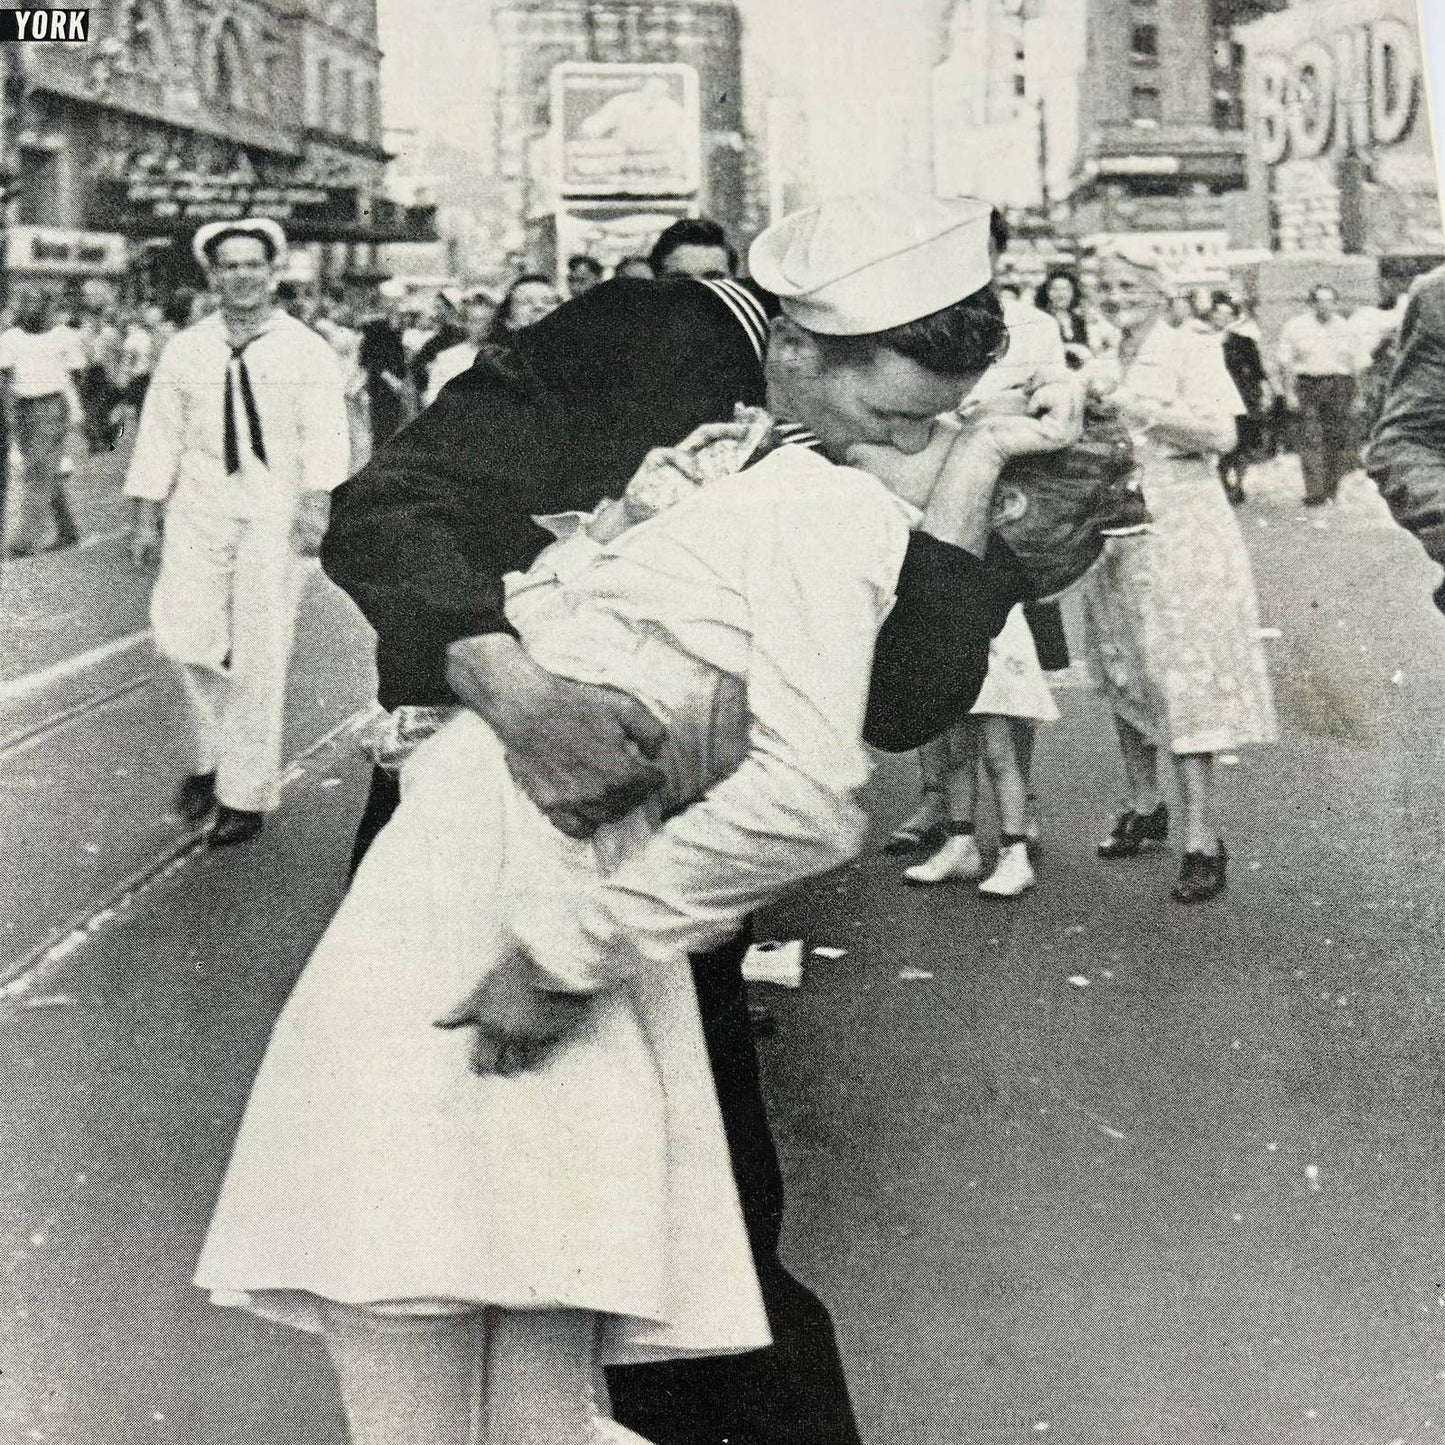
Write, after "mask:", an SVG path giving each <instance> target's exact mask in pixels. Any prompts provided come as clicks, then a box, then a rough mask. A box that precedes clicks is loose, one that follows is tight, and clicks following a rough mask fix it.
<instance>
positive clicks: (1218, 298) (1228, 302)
mask: <svg viewBox="0 0 1445 1445" xmlns="http://www.w3.org/2000/svg"><path fill="white" fill-rule="evenodd" d="M1216 306H1227V307H1229V309H1230V310H1231V311H1232V312H1234V314H1235V315H1236V316H1238V315H1239V314H1240V312H1239V302H1238V301H1236V300H1235V299H1234V297H1233V296H1231V295H1230V294H1229V292H1228V291H1215V292H1214V293H1213V294H1212V295H1211V296H1210V298H1209V309H1210V310H1211V311H1212V310H1213V309H1214V308H1215V307H1216Z"/></svg>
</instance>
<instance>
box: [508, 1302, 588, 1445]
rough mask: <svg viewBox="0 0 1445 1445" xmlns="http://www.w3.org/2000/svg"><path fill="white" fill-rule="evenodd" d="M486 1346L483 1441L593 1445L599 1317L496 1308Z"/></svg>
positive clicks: (511, 1444)
mask: <svg viewBox="0 0 1445 1445" xmlns="http://www.w3.org/2000/svg"><path fill="white" fill-rule="evenodd" d="M490 1323H491V1334H490V1339H489V1341H488V1347H487V1408H486V1416H487V1433H486V1435H485V1436H484V1437H483V1438H484V1440H485V1442H486V1445H591V1442H592V1441H594V1440H596V1439H599V1438H601V1437H600V1436H599V1433H598V1430H597V1416H598V1405H597V1396H596V1394H595V1392H594V1378H595V1371H596V1336H597V1316H596V1315H595V1314H589V1313H586V1312H584V1311H581V1310H498V1311H496V1312H495V1313H494V1314H493V1315H491V1316H490Z"/></svg>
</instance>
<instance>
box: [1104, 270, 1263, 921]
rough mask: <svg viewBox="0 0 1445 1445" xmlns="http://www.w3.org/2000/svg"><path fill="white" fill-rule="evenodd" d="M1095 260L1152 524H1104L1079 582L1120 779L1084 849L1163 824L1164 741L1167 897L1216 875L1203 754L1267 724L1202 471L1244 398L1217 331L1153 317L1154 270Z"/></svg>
mask: <svg viewBox="0 0 1445 1445" xmlns="http://www.w3.org/2000/svg"><path fill="white" fill-rule="evenodd" d="M1107 265H1108V266H1109V278H1110V284H1111V286H1112V289H1113V293H1114V297H1115V300H1116V302H1117V304H1118V307H1119V314H1120V320H1121V322H1122V323H1123V325H1124V328H1125V333H1126V341H1125V347H1124V353H1123V355H1124V358H1125V369H1124V372H1123V375H1122V378H1121V381H1120V384H1119V385H1118V387H1117V388H1116V389H1115V391H1114V392H1113V400H1114V402H1115V404H1116V405H1118V406H1119V407H1120V408H1121V410H1122V411H1123V413H1124V415H1125V417H1126V418H1127V419H1128V421H1129V423H1130V427H1131V430H1132V431H1133V432H1134V437H1135V449H1136V453H1137V456H1138V459H1139V475H1140V481H1141V484H1142V490H1143V493H1144V499H1145V501H1146V502H1147V503H1148V507H1149V513H1150V516H1151V518H1152V522H1151V525H1150V527H1149V528H1148V529H1147V530H1146V531H1144V532H1141V533H1138V534H1136V535H1133V536H1121V537H1111V538H1110V539H1109V542H1108V545H1107V546H1106V547H1105V550H1104V554H1103V556H1102V557H1101V558H1100V559H1099V562H1098V564H1097V565H1096V566H1095V567H1094V568H1093V570H1092V571H1091V572H1089V574H1088V575H1087V576H1086V577H1085V579H1084V584H1083V587H1082V589H1081V592H1080V598H1081V602H1082V604H1083V607H1082V610H1083V620H1084V642H1085V649H1086V652H1087V655H1088V660H1089V664H1090V669H1091V671H1092V673H1093V675H1094V678H1095V680H1096V682H1097V683H1098V685H1099V686H1100V688H1101V689H1102V691H1103V693H1104V696H1105V698H1106V699H1107V701H1108V703H1109V706H1110V708H1111V709H1112V711H1113V713H1114V723H1115V729H1116V731H1117V734H1118V738H1119V747H1120V750H1121V752H1122V753H1123V759H1124V773H1125V778H1126V782H1127V785H1128V802H1127V804H1126V806H1125V808H1124V810H1123V812H1122V813H1120V815H1119V816H1118V817H1117V818H1116V819H1115V821H1114V826H1113V829H1112V831H1111V832H1110V834H1109V836H1108V838H1106V839H1105V840H1104V841H1103V842H1102V843H1101V844H1100V845H1099V850H1098V851H1099V856H1100V857H1101V858H1106V859H1120V858H1132V857H1134V856H1136V855H1137V854H1138V853H1139V852H1140V851H1141V849H1143V848H1144V847H1145V846H1146V845H1148V844H1151V843H1158V842H1162V841H1163V840H1164V839H1165V838H1167V837H1168V835H1169V808H1168V805H1167V804H1166V803H1165V801H1164V798H1163V795H1162V793H1161V792H1160V786H1159V754H1160V753H1161V752H1164V753H1166V754H1168V756H1169V757H1170V759H1171V761H1172V763H1173V771H1174V776H1175V781H1176V784H1177V787H1178V794H1179V802H1180V805H1181V809H1182V812H1183V819H1182V822H1183V834H1184V838H1183V842H1184V858H1183V862H1182V866H1181V868H1180V873H1179V881H1178V883H1177V884H1176V885H1175V887H1174V892H1173V896H1174V898H1175V899H1176V900H1177V901H1178V902H1180V903H1200V902H1203V901H1204V900H1206V899H1209V898H1213V897H1214V896H1215V895H1216V894H1217V893H1219V892H1220V891H1221V890H1222V889H1223V888H1224V887H1225V885H1226V881H1227V880H1226V865H1227V863H1228V857H1229V855H1228V850H1227V849H1226V848H1225V845H1224V840H1223V838H1222V837H1221V836H1220V833H1219V830H1218V827H1217V824H1216V821H1215V815H1214V783H1215V776H1214V775H1215V760H1216V758H1217V757H1218V755H1219V754H1220V753H1222V752H1228V751H1232V750H1234V749H1235V748H1238V747H1241V746H1243V745H1245V744H1248V743H1265V742H1272V741H1274V739H1275V737H1276V734H1277V726H1276V722H1275V716H1274V702H1273V697H1272V694H1271V691H1270V685H1269V676H1268V673H1267V672H1266V669H1265V662H1264V654H1263V652H1262V650H1261V648H1260V644H1259V640H1258V625H1259V612H1258V604H1257V603H1256V600H1255V592H1254V578H1253V574H1252V573H1251V570H1250V565H1249V554H1248V553H1247V552H1246V551H1245V547H1244V539H1243V538H1242V537H1241V536H1240V533H1239V527H1238V524H1237V523H1236V522H1235V519H1234V513H1233V511H1232V509H1231V508H1230V506H1229V504H1228V503H1227V502H1226V500H1225V498H1224V494H1223V492H1222V491H1221V490H1220V488H1219V484H1218V480H1217V476H1216V471H1215V465H1216V458H1217V457H1218V456H1219V455H1220V454H1221V453H1223V452H1226V451H1228V450H1229V449H1230V448H1231V447H1232V446H1233V445H1234V444H1235V419H1236V418H1237V417H1239V416H1240V415H1242V414H1243V412H1244V403H1243V402H1242V401H1241V400H1240V397H1239V393H1238V392H1237V391H1236V390H1235V387H1234V383H1233V382H1232V381H1231V380H1230V378H1229V372H1228V371H1227V370H1226V369H1225V365H1224V353H1223V351H1222V349H1221V348H1220V345H1219V341H1218V339H1217V337H1216V336H1215V335H1214V334H1213V333H1212V332H1210V331H1209V329H1208V328H1207V327H1200V326H1199V325H1198V324H1197V323H1195V322H1193V321H1192V320H1191V321H1189V322H1187V323H1186V324H1184V325H1178V326H1176V325H1174V324H1173V323H1172V320H1163V319H1161V313H1162V312H1163V311H1164V308H1165V307H1166V305H1167V303H1168V299H1169V297H1170V290H1169V288H1168V286H1167V284H1166V283H1165V280H1164V278H1163V277H1162V276H1161V275H1160V274H1159V273H1158V272H1157V271H1155V270H1153V269H1152V268H1149V267H1144V266H1139V265H1135V264H1134V263H1132V262H1128V261H1126V260H1124V259H1123V258H1122V257H1116V258H1112V260H1111V261H1110V262H1108V263H1107Z"/></svg>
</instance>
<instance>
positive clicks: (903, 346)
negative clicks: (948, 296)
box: [810, 285, 1008, 376]
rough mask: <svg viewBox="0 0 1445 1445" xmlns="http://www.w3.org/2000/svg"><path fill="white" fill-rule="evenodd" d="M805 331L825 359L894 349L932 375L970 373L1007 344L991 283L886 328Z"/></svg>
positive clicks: (835, 361)
mask: <svg viewBox="0 0 1445 1445" xmlns="http://www.w3.org/2000/svg"><path fill="white" fill-rule="evenodd" d="M810 334H811V335H813V336H814V337H815V338H816V340H817V341H818V343H819V348H820V350H821V351H822V353H823V356H824V360H825V363H826V364H828V365H833V366H836V365H840V364H846V363H848V362H852V361H859V360H862V359H864V357H865V356H866V355H867V354H871V353H872V352H873V351H876V350H878V349H880V348H882V349H885V350H888V351H896V352H897V353H898V354H899V355H900V356H906V357H907V358H908V360H909V361H912V362H914V363H916V364H917V365H919V366H921V367H922V368H923V369H924V370H925V371H931V372H933V373H934V374H935V375H938V376H976V375H977V374H978V373H979V372H981V371H987V370H988V368H989V367H990V366H992V365H993V364H994V362H995V361H997V360H999V358H1000V357H1002V356H1003V354H1004V352H1005V351H1007V350H1008V327H1007V326H1005V325H1004V319H1003V306H1002V305H1001V303H1000V302H999V299H998V295H997V293H996V292H995V291H994V289H993V287H992V286H991V285H990V286H985V287H984V288H983V289H982V290H981V291H975V292H974V293H973V295H972V296H965V297H964V298H963V300H962V301H955V302H954V303H953V305H952V306H945V307H944V308H943V310H942V311H935V312H933V314H932V315H930V316H922V317H920V318H919V319H918V320H917V321H909V322H907V323H905V324H904V325H902V326H895V327H893V328H892V329H891V330H888V331H874V332H870V333H868V334H867V335H865V336H821V335H819V334H818V333H816V332H813V333H810Z"/></svg>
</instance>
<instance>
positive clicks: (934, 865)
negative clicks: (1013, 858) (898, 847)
mask: <svg viewBox="0 0 1445 1445" xmlns="http://www.w3.org/2000/svg"><path fill="white" fill-rule="evenodd" d="M982 872H983V859H982V857H980V855H979V851H978V843H977V842H976V841H975V839H974V836H973V834H972V833H954V834H952V835H951V836H949V837H947V838H945V839H944V840H943V847H941V848H940V849H939V850H938V852H937V853H935V854H934V855H933V857H931V858H929V859H926V860H925V861H924V862H922V863H916V864H914V866H913V867H912V868H905V869H904V870H903V881H904V882H905V883H942V882H944V881H945V880H947V879H949V878H977V877H978V875H979V874H980V873H982Z"/></svg>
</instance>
